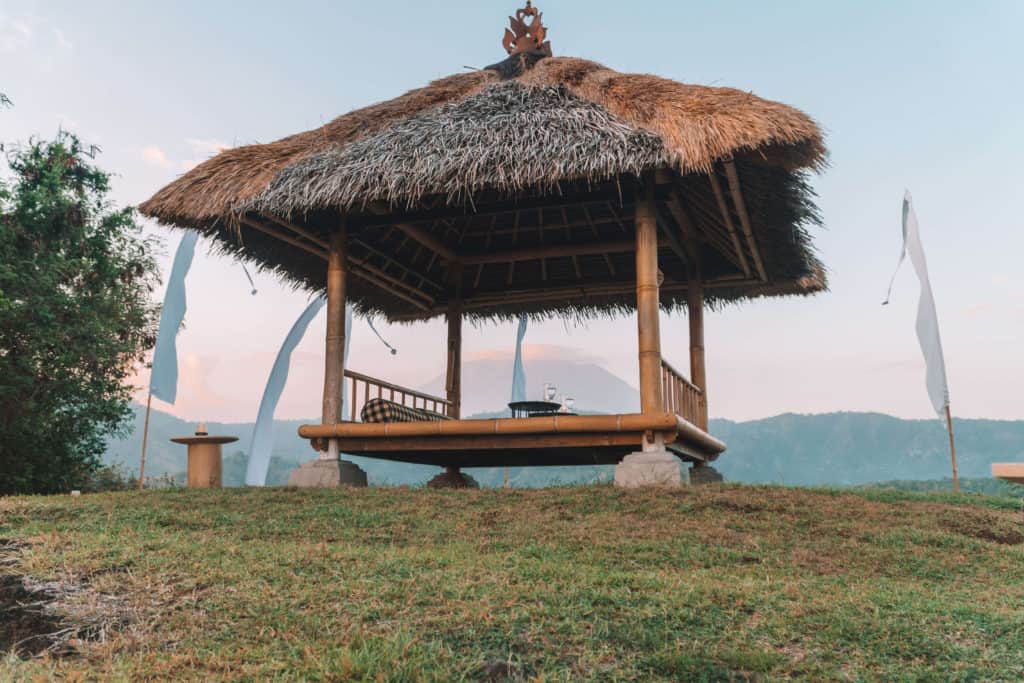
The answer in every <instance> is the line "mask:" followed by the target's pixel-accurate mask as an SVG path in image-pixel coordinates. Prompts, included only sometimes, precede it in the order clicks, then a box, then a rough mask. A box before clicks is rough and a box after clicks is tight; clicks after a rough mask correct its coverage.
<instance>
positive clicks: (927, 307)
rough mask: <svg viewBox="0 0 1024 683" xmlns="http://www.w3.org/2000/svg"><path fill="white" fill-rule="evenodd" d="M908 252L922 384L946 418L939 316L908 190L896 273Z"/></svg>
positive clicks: (937, 409)
mask: <svg viewBox="0 0 1024 683" xmlns="http://www.w3.org/2000/svg"><path fill="white" fill-rule="evenodd" d="M907 254H909V255H910V262H911V263H912V264H913V266H914V271H915V272H916V273H917V279H918V280H920V281H921V298H920V300H919V301H918V304H917V340H918V342H919V343H920V344H921V352H922V353H923V354H924V362H925V367H926V369H927V370H926V372H927V375H926V382H925V383H926V385H927V387H928V397H929V398H930V399H931V402H932V407H933V408H934V409H935V412H936V413H938V415H939V417H940V418H941V419H943V420H945V419H946V417H947V415H946V407H947V406H949V385H948V383H947V381H946V360H945V358H944V356H943V353H942V339H941V337H940V336H939V316H938V314H937V313H936V311H935V298H934V296H933V295H932V285H931V281H930V280H929V279H928V263H927V261H926V260H925V256H924V246H923V245H922V244H921V233H920V231H919V229H918V224H917V215H916V214H915V213H914V204H913V199H912V198H911V196H910V192H907V193H906V194H905V195H904V197H903V250H902V251H901V252H900V260H899V263H897V264H896V273H898V272H899V269H900V266H901V265H902V264H903V260H904V259H905V258H906V256H907ZM896 273H893V276H892V280H891V281H890V282H889V293H888V294H887V295H886V298H885V301H884V302H883V305H885V304H888V303H889V297H890V296H891V295H892V286H893V282H895V280H896Z"/></svg>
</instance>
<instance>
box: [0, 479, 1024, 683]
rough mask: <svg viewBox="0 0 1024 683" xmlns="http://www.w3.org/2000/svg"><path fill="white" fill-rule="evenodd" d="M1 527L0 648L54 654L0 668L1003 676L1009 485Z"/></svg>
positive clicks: (0, 502) (43, 507) (118, 507)
mask: <svg viewBox="0 0 1024 683" xmlns="http://www.w3.org/2000/svg"><path fill="white" fill-rule="evenodd" d="M0 538H3V539H5V540H4V541H2V542H0V608H2V609H5V610H7V611H6V612H5V620H4V621H3V622H2V623H0V649H3V650H5V651H6V650H8V649H9V648H10V647H11V645H12V644H13V643H14V642H17V641H22V644H21V645H20V646H19V648H20V649H21V651H22V652H26V651H28V650H33V651H38V650H40V649H42V647H44V646H46V645H48V644H52V645H61V643H62V644H63V645H62V647H63V651H64V652H65V654H67V655H69V656H66V657H64V658H59V659H57V658H54V657H48V658H43V659H34V660H31V661H19V660H18V659H16V658H7V659H6V660H4V661H3V662H2V663H0V679H2V680H23V679H29V680H36V679H47V678H60V679H63V678H67V679H71V680H82V679H89V680H169V679H172V678H173V679H176V680H239V679H243V680H268V679H275V680H389V681H410V680H423V681H435V680H436V681H450V680H523V679H528V678H529V679H533V680H559V681H560V680H655V681H658V680H664V681H678V680H709V681H729V680H764V679H769V680H781V679H800V680H811V681H820V680H836V679H841V680H986V681H1019V680H1022V679H1024V629H1022V628H1021V624H1022V623H1024V525H1022V520H1021V517H1020V511H1019V501H1016V500H1010V499H997V498H984V497H967V496H961V497H956V496H946V497H935V496H931V497H925V496H916V495H912V494H896V493H893V492H875V493H863V492H862V493H857V494H853V493H835V492H828V491H808V490H798V489H783V488H753V487H744V486H735V485H733V486H726V487H720V486H713V487H698V488H691V489H682V490H677V491H629V492H624V491H620V490H616V489H613V488H611V487H579V488H569V489H566V488H563V489H548V490H542V491H473V492H466V491H463V492H439V491H430V490H410V489H363V490H344V491H298V490H286V489H275V490H252V489H238V490H233V491H189V490H177V491H151V492H145V493H142V494H136V493H126V494H104V495H90V496H82V497H78V498H74V497H70V496H62V497H52V498H9V499H0ZM27 587H35V588H34V590H35V592H34V593H32V594H31V600H29V599H27V598H25V596H26V595H29V594H28V593H27V592H26V590H27ZM19 600H20V601H22V602H33V603H36V605H37V606H39V605H42V606H44V607H45V613H43V614H44V616H45V618H43V617H41V616H39V615H35V617H33V614H34V613H31V614H30V613H28V612H26V610H25V609H24V608H19V607H17V603H18V602H19ZM56 633H62V634H63V635H46V634H56ZM69 634H70V635H69ZM100 634H102V635H103V638H102V640H101V639H100ZM71 637H75V638H81V641H75V640H68V639H69V638H71ZM25 638H28V640H23V639H25Z"/></svg>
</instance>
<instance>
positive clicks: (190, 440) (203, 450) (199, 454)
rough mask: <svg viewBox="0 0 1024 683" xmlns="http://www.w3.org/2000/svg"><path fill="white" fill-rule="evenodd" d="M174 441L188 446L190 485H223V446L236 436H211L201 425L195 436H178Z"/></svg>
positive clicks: (231, 441)
mask: <svg viewBox="0 0 1024 683" xmlns="http://www.w3.org/2000/svg"><path fill="white" fill-rule="evenodd" d="M171 441H173V442H174V443H180V444H185V445H186V446H188V487H189V488H190V489H219V488H221V486H222V485H223V464H222V462H221V446H223V445H224V444H226V443H234V442H235V441H238V437H236V436H209V435H208V434H207V433H206V429H205V428H204V427H203V425H199V427H198V428H197V429H196V433H195V435H194V436H176V437H174V438H173V439H171Z"/></svg>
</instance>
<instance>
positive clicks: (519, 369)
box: [512, 315, 527, 402]
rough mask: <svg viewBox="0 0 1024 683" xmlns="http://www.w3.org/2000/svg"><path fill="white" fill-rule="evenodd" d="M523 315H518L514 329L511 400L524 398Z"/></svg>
mask: <svg viewBox="0 0 1024 683" xmlns="http://www.w3.org/2000/svg"><path fill="white" fill-rule="evenodd" d="M526 321H527V318H526V316H525V315H521V316H519V328H518V329H517V330H516V355H515V360H514V361H513V362H512V401H513V402H516V401H525V400H526V370H525V369H523V337H525V336H526Z"/></svg>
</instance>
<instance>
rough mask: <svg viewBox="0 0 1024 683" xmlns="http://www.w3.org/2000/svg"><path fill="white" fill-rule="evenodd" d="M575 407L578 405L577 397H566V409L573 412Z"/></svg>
mask: <svg viewBox="0 0 1024 683" xmlns="http://www.w3.org/2000/svg"><path fill="white" fill-rule="evenodd" d="M574 407H576V399H574V398H573V397H572V396H567V397H566V398H565V410H566V412H569V413H571V412H573V408H574Z"/></svg>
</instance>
